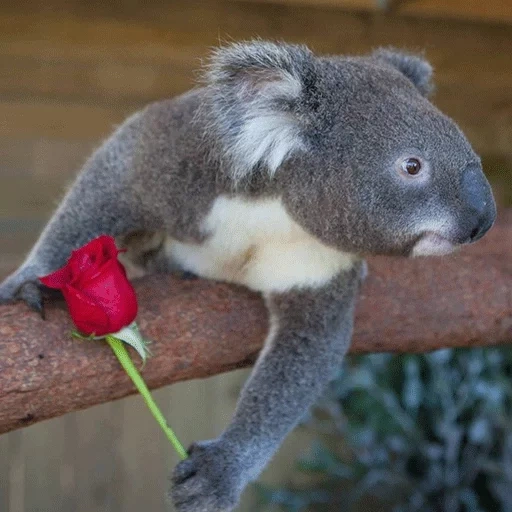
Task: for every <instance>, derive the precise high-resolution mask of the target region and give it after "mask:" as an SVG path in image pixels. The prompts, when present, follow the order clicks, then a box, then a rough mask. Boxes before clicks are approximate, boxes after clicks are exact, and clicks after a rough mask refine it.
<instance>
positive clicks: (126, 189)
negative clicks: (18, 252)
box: [0, 134, 147, 313]
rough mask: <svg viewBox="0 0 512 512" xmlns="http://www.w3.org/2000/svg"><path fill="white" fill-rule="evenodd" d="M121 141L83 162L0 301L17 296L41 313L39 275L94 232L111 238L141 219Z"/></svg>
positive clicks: (113, 141) (140, 223) (2, 290)
mask: <svg viewBox="0 0 512 512" xmlns="http://www.w3.org/2000/svg"><path fill="white" fill-rule="evenodd" d="M122 142H123V140H122V134H121V135H118V137H117V138H114V139H111V140H110V141H109V142H107V143H106V145H105V146H103V147H102V148H100V149H99V150H98V151H97V152H96V153H95V154H94V155H93V156H92V157H91V159H90V160H89V161H88V162H87V164H86V165H85V167H84V169H83V170H82V172H81V173H80V175H79V176H78V178H77V180H76V181H75V183H74V185H73V186H72V187H71V189H70V190H69V191H68V193H67V194H66V196H65V197H64V200H63V201H62V203H61V204H60V206H59V208H58V209H57V210H56V212H55V213H54V215H53V217H52V219H51V220H50V222H49V223H48V225H47V226H46V228H45V229H44V230H43V232H42V234H41V236H40V237H39V240H38V241H37V243H36V244H35V246H34V247H33V249H32V250H31V252H30V253H29V255H28V256H27V258H26V260H25V261H24V263H23V264H22V265H21V267H20V268H19V269H18V270H16V271H15V272H14V273H13V274H11V275H10V276H8V277H7V278H6V279H5V280H4V281H3V282H2V283H1V284H0V304H4V303H7V302H12V301H14V300H17V299H20V300H24V301H25V302H26V303H27V304H28V305H29V306H31V307H32V308H33V309H35V310H38V311H40V312H41V313H43V307H42V297H41V286H40V284H39V281H38V279H37V278H38V277H39V276H43V275H45V274H48V273H50V272H53V271H54V270H56V269H58V268H59V267H61V266H62V265H63V264H64V263H65V262H66V260H67V258H68V257H69V255H70V254H71V251H72V250H73V249H76V248H78V247H80V246H82V245H83V244H85V243H86V242H88V241H90V240H91V239H93V238H95V237H96V236H99V235H101V234H107V235H112V236H116V235H119V234H121V233H124V232H127V231H130V230H134V229H138V228H140V227H142V226H143V225H144V223H145V222H147V219H144V215H143V214H142V206H141V205H140V204H139V203H140V200H138V199H137V198H136V197H135V196H134V193H133V191H132V188H131V187H130V186H129V183H128V176H129V174H130V172H129V169H128V168H127V165H128V164H127V163H126V162H130V158H128V155H126V154H123V152H122V151H120V150H119V148H118V145H119V146H122ZM124 151H127V149H126V147H125V148H124Z"/></svg>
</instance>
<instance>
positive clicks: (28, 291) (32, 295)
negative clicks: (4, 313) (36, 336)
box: [0, 274, 45, 320]
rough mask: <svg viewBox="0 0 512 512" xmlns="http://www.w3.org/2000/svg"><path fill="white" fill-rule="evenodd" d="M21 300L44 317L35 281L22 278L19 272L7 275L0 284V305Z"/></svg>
mask: <svg viewBox="0 0 512 512" xmlns="http://www.w3.org/2000/svg"><path fill="white" fill-rule="evenodd" d="M17 300H22V301H23V302H25V303H26V304H27V306H28V307H29V308H31V309H32V310H34V311H36V312H38V313H39V314H40V315H41V318H42V319H43V320H44V319H45V312H44V306H43V297H42V293H41V289H40V287H39V285H38V284H37V282H35V281H33V280H31V279H22V276H21V275H19V274H14V275H12V276H11V277H8V278H7V279H6V280H5V281H4V282H3V283H1V284H0V305H1V304H10V303H12V302H15V301H17Z"/></svg>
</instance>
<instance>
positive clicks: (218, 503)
mask: <svg viewBox="0 0 512 512" xmlns="http://www.w3.org/2000/svg"><path fill="white" fill-rule="evenodd" d="M188 453H189V458H188V459H186V460H184V461H182V462H180V463H179V464H178V466H177V467H176V468H175V470H174V473H173V476H172V482H173V488H172V491H171V496H172V499H173V502H174V505H175V507H176V510H177V511H178V512H230V511H232V510H233V509H234V507H235V506H236V504H237V503H238V499H239V496H240V493H241V490H242V486H241V485H240V480H239V478H240V469H239V468H238V467H237V465H236V462H235V461H234V458H233V457H232V455H233V454H230V453H229V451H225V450H224V449H223V448H222V447H221V446H220V443H219V442H218V441H215V440H214V441H203V442H201V443H196V444H193V445H192V446H191V447H190V448H189V450H188Z"/></svg>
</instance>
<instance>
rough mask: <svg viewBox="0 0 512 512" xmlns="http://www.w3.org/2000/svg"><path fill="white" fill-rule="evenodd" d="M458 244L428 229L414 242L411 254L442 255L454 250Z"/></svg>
mask: <svg viewBox="0 0 512 512" xmlns="http://www.w3.org/2000/svg"><path fill="white" fill-rule="evenodd" d="M457 247H458V244H456V243H454V242H452V241H450V240H448V238H445V237H444V236H441V235H440V234H439V233H434V232H432V231H428V232H426V233H424V234H423V235H422V236H421V237H420V238H419V240H418V241H417V242H416V243H415V244H414V247H413V248H412V251H411V256H412V257H413V258H414V257H416V256H442V255H444V254H450V253H452V252H453V251H455V250H456V249H457Z"/></svg>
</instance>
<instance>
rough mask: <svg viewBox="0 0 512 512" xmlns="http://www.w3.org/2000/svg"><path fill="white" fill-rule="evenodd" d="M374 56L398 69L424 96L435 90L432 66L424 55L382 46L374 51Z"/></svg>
mask: <svg viewBox="0 0 512 512" xmlns="http://www.w3.org/2000/svg"><path fill="white" fill-rule="evenodd" d="M373 56H374V57H375V58H376V59H377V60H380V61H383V62H386V63H387V64H390V65H391V66H393V67H394V68H396V69H398V71H400V72H401V73H403V74H404V75H405V76H406V77H407V78H408V79H409V80H410V81H411V82H412V83H413V84H414V85H415V86H416V88H417V89H418V90H419V91H420V92H421V94H423V96H428V95H429V94H431V93H432V91H433V90H434V84H433V83H432V74H433V69H432V66H431V65H430V63H429V62H428V61H427V60H425V59H423V58H422V57H419V56H417V55H412V54H409V53H406V52H403V51H400V50H395V49H393V48H389V49H385V48H380V49H378V50H377V51H375V52H374V53H373Z"/></svg>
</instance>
